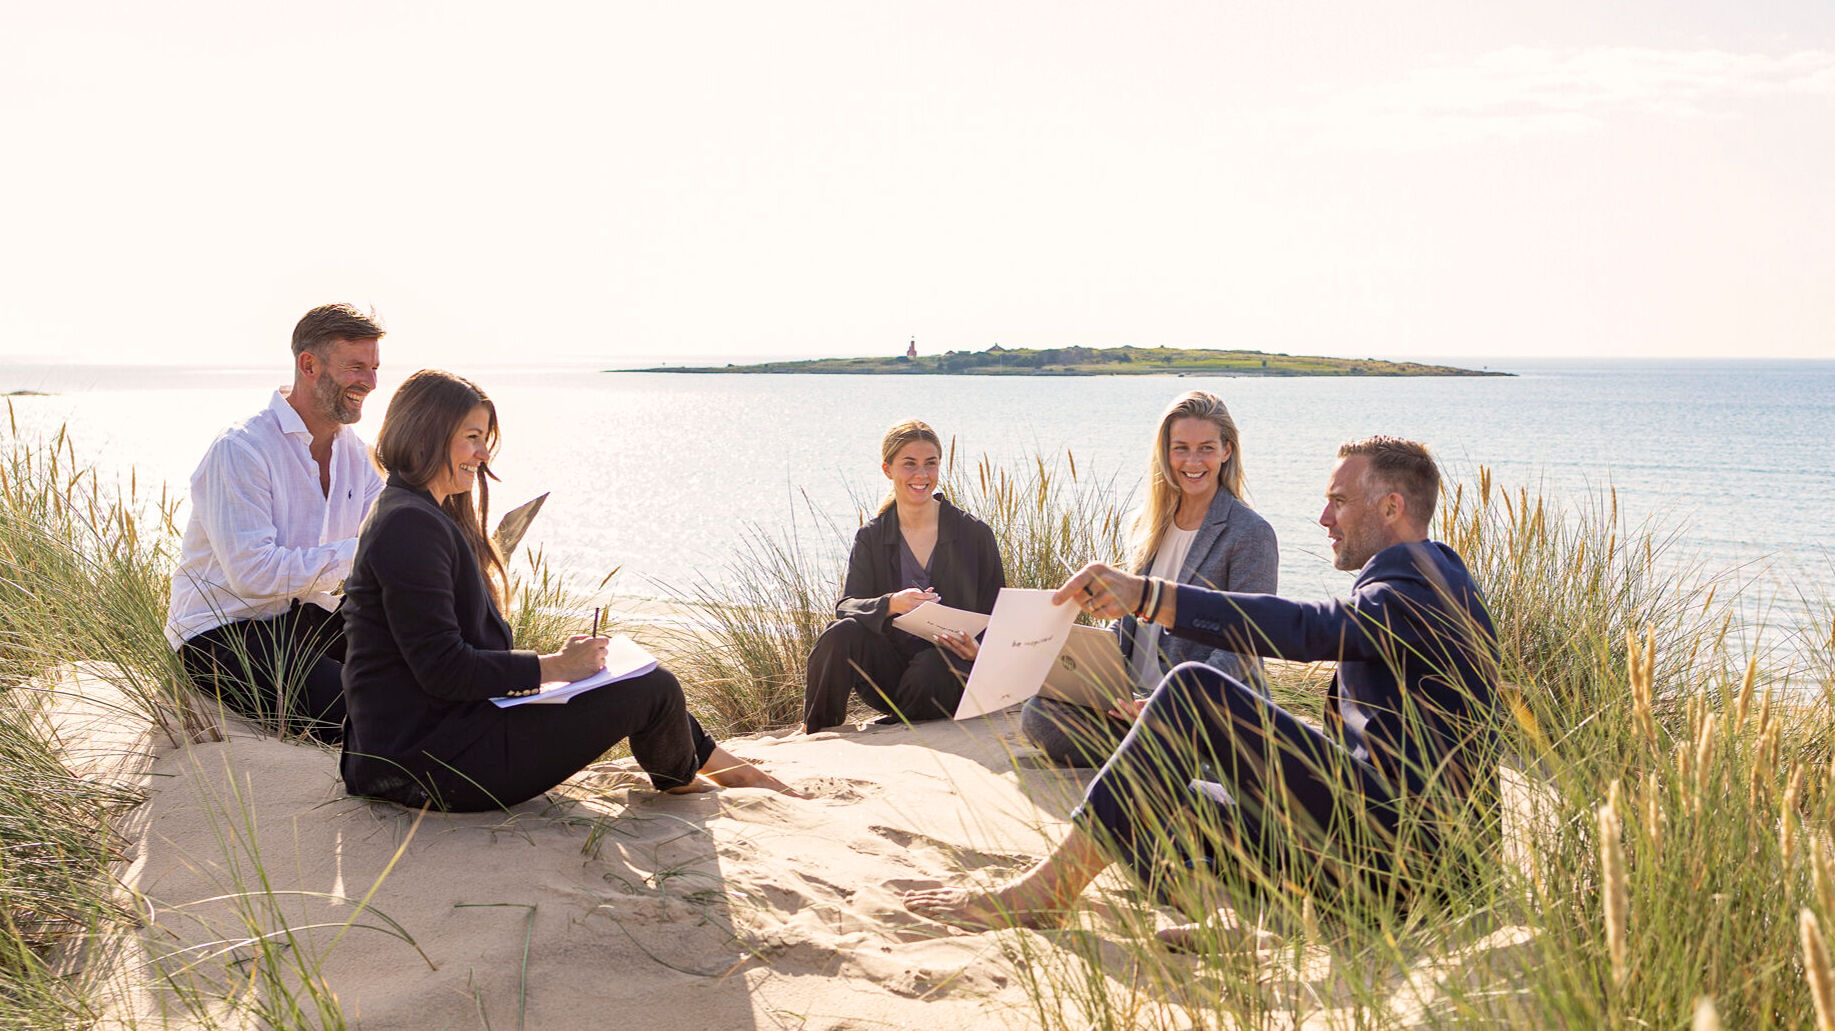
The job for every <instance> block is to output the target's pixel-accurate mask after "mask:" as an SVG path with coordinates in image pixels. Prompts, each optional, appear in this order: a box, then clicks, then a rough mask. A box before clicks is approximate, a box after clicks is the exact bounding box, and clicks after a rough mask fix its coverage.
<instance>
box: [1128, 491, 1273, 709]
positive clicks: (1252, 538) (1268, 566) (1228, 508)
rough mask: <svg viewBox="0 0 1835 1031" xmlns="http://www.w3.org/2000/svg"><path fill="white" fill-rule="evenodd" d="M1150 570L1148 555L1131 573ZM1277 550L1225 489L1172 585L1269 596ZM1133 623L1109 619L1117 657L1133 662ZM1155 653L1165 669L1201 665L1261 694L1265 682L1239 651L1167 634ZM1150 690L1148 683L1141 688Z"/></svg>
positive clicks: (1269, 531)
mask: <svg viewBox="0 0 1835 1031" xmlns="http://www.w3.org/2000/svg"><path fill="white" fill-rule="evenodd" d="M1152 566H1153V557H1152V556H1151V555H1150V556H1148V557H1147V564H1146V565H1145V566H1143V567H1142V568H1139V569H1136V570H1135V572H1136V573H1140V574H1143V575H1145V574H1146V572H1147V571H1148V570H1149V569H1151V568H1152ZM1280 569H1281V548H1280V545H1279V544H1278V543H1277V542H1276V541H1275V539H1274V527H1272V526H1269V525H1268V520H1266V519H1263V518H1262V517H1261V515H1260V514H1259V513H1257V512H1256V511H1255V510H1254V509H1252V508H1250V507H1249V506H1247V505H1245V504H1243V503H1242V502H1241V501H1238V500H1237V499H1236V497H1235V496H1234V495H1232V494H1231V493H1230V492H1229V491H1227V490H1219V491H1218V492H1217V495H1216V496H1215V497H1213V498H1211V507H1210V508H1209V509H1208V510H1207V511H1206V512H1205V513H1204V522H1202V523H1200V524H1198V535H1197V536H1196V537H1194V538H1192V542H1191V550H1190V551H1188V552H1186V553H1185V561H1184V562H1183V563H1181V564H1180V566H1179V575H1178V582H1179V583H1182V584H1191V585H1193V586H1195V587H1208V588H1210V589H1211V590H1213V591H1241V592H1243V593H1245V594H1273V593H1274V592H1275V591H1276V590H1277V589H1278V586H1279V585H1278V581H1277V576H1278V575H1279V573H1280ZM1137 626H1138V623H1137V622H1136V620H1135V618H1134V617H1133V616H1123V617H1121V618H1120V619H1118V620H1116V621H1115V633H1116V635H1117V636H1118V637H1119V638H1120V639H1121V654H1122V658H1124V659H1128V660H1129V661H1132V660H1133V658H1134V631H1135V629H1136V627H1137ZM1160 653H1161V654H1163V655H1164V656H1166V668H1167V669H1171V668H1172V667H1174V666H1177V665H1178V664H1179V663H1181V662H1202V663H1204V664H1205V665H1206V666H1210V667H1212V668H1214V669H1218V670H1221V671H1223V672H1225V673H1228V674H1229V675H1230V676H1233V677H1235V678H1237V679H1238V680H1242V681H1245V682H1247V683H1249V684H1250V685H1252V686H1254V687H1255V688H1257V689H1258V690H1260V691H1261V692H1262V693H1263V694H1266V693H1267V690H1268V688H1267V681H1266V679H1265V674H1264V673H1263V672H1262V664H1261V661H1260V660H1259V659H1252V658H1250V659H1245V657H1244V655H1243V654H1242V653H1241V652H1239V651H1232V650H1230V649H1228V648H1219V647H1215V646H1213V645H1210V644H1204V643H1201V642H1198V641H1194V640H1191V639H1189V638H1183V637H1178V636H1176V635H1174V634H1172V633H1171V632H1167V633H1163V634H1161V635H1160ZM1147 686H1148V687H1152V686H1153V685H1147Z"/></svg>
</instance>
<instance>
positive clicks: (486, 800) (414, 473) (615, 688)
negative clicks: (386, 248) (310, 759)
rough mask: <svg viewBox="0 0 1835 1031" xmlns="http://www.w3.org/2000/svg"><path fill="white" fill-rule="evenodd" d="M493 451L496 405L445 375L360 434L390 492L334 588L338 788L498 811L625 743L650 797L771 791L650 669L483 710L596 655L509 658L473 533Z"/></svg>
mask: <svg viewBox="0 0 1835 1031" xmlns="http://www.w3.org/2000/svg"><path fill="white" fill-rule="evenodd" d="M496 445H497V409H496V406H495V405H493V404H492V403H491V400H490V398H488V397H486V396H485V394H484V392H483V391H482V390H479V389H478V388H477V387H476V386H474V385H472V384H471V383H469V382H467V381H466V380H463V379H460V378H459V377H457V376H454V375H452V374H451V373H448V372H441V371H438V370H434V369H424V370H422V371H420V372H417V373H415V374H414V375H412V376H410V377H408V379H407V381H406V382H404V383H403V384H402V385H401V388H400V389H399V390H397V391H396V392H395V396H394V398H393V399H392V400H391V401H390V402H389V410H388V414H387V415H385V416H383V421H382V432H381V433H379V434H378V435H377V438H376V460H377V462H378V464H380V465H381V466H382V468H383V470H384V472H386V473H387V474H388V484H387V486H385V487H384V488H383V491H382V494H381V496H380V497H378V498H377V499H376V505H375V507H374V508H373V509H372V510H371V512H370V517H369V520H368V521H367V522H366V523H365V524H364V527H363V531H362V533H361V535H360V536H359V538H358V541H357V556H356V562H355V566H354V568H353V569H352V570H351V574H350V578H349V580H347V581H346V582H345V588H344V592H345V593H344V604H343V607H342V608H343V612H344V621H345V636H346V640H347V652H346V658H345V663H344V697H345V700H346V704H347V707H348V715H347V717H346V720H345V738H344V755H343V759H342V762H341V769H342V772H343V776H344V785H345V787H346V788H347V789H348V790H349V791H350V792H351V793H352V794H355V795H367V796H371V797H375V798H384V799H388V800H390V801H393V802H399V803H401V804H402V805H406V806H414V807H420V806H431V807H433V808H436V809H445V810H450V811H457V812H472V811H478V810H486V809H497V808H502V807H504V806H510V805H515V804H516V803H518V802H521V801H524V800H525V799H529V798H533V797H535V796H536V795H539V794H541V793H542V792H544V791H546V790H548V789H549V788H551V787H553V786H555V785H556V784H558V783H560V782H561V781H563V780H565V779H566V778H567V777H569V776H571V775H572V774H574V773H575V772H577V771H578V770H580V769H581V768H582V767H584V766H585V765H586V764H587V763H590V762H592V761H593V760H595V759H597V758H599V757H600V756H601V755H603V754H605V752H606V751H607V750H608V749H610V748H611V747H612V746H613V745H615V744H617V743H618V742H619V741H620V740H623V739H624V738H626V737H628V738H630V739H631V753H632V755H634V756H635V757H636V759H637V762H638V764H639V765H640V766H642V767H643V769H644V770H645V772H647V773H649V775H650V780H651V782H652V783H653V784H655V785H656V787H657V788H658V789H660V790H665V791H673V792H688V791H706V790H711V789H712V788H713V787H714V786H716V785H722V786H728V787H768V788H773V789H776V790H780V791H787V790H788V789H787V788H786V787H785V786H784V785H783V784H782V783H781V782H779V781H778V780H777V779H776V778H774V777H772V776H770V775H769V774H767V773H765V772H764V771H762V770H759V769H757V768H756V767H753V766H751V765H750V764H748V763H746V762H744V761H743V760H740V759H737V758H734V757H733V756H732V755H731V754H729V753H727V752H726V750H725V749H722V748H721V747H720V746H719V745H717V744H715V743H714V740H713V738H711V737H709V736H708V734H707V732H706V731H705V730H703V729H701V725H700V724H699V723H698V722H696V721H695V718H694V716H693V715H691V714H690V713H689V712H688V708H687V704H686V701H685V700H684V698H683V695H682V687H681V685H680V684H679V683H677V682H676V679H675V677H674V676H673V675H671V674H670V673H669V671H667V670H665V669H663V668H661V667H660V666H659V667H658V668H657V669H655V670H654V671H652V672H650V673H648V674H645V675H644V676H641V677H635V678H632V679H629V680H623V681H619V682H618V683H615V684H611V685H607V686H605V687H601V688H597V689H595V690H591V691H588V692H586V693H584V694H581V695H578V696H576V697H574V698H573V699H572V700H571V701H569V702H567V703H565V704H561V705H521V706H515V707H512V708H507V709H500V708H498V707H497V706H495V705H493V704H492V703H491V701H490V699H491V698H493V697H498V696H504V695H519V694H530V693H533V692H535V691H536V690H537V689H538V688H539V687H540V685H542V684H544V683H547V682H551V681H568V680H578V679H582V678H584V677H587V676H590V675H592V674H593V673H596V672H598V671H599V670H600V669H602V668H603V667H604V665H605V647H606V640H605V638H602V637H588V636H584V635H580V636H575V637H572V638H569V639H568V641H567V643H566V644H565V645H564V646H562V648H561V650H560V651H557V652H553V653H550V654H547V655H538V654H537V653H535V652H533V651H524V650H519V649H513V648H511V640H510V627H509V624H508V623H506V622H505V621H504V619H503V615H502V606H503V598H504V595H505V593H506V591H507V577H506V576H505V574H504V569H503V560H502V559H501V557H499V556H498V554H497V551H496V549H495V548H494V547H493V546H492V545H491V542H490V539H489V538H488V537H487V536H485V533H484V518H485V515H486V514H487V512H488V510H489V506H490V491H489V488H488V486H487V485H486V481H487V479H489V478H490V475H491V474H490V470H489V467H488V465H487V463H488V462H489V460H490V457H491V454H492V452H493V451H494V450H495V448H496ZM474 495H475V496H476V498H477V500H478V505H477V507H476V509H474V508H473V504H472V499H473V497H474Z"/></svg>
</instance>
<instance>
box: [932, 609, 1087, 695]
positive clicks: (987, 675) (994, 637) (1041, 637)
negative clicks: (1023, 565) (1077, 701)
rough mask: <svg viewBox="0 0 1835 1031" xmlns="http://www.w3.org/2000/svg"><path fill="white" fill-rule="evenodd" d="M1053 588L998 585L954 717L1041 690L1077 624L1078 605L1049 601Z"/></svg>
mask: <svg viewBox="0 0 1835 1031" xmlns="http://www.w3.org/2000/svg"><path fill="white" fill-rule="evenodd" d="M1052 593H1053V592H1051V591H1035V590H1026V589H1023V588H1018V587H1002V588H1001V589H1000V597H998V598H996V599H995V601H994V612H993V614H992V615H990V616H989V617H988V628H987V630H986V631H985V632H984V633H983V634H982V635H981V654H980V655H978V656H976V658H975V668H974V670H973V671H972V672H970V673H969V677H968V686H967V687H966V688H965V689H964V690H963V692H962V704H960V705H958V706H956V718H957V719H959V720H965V719H968V718H970V717H972V716H980V715H982V714H983V713H989V712H993V711H995V710H996V709H1004V708H1006V707H1007V706H1009V705H1012V704H1013V703H1015V702H1019V701H1024V700H1025V699H1027V698H1030V697H1032V696H1033V695H1035V694H1038V692H1039V685H1040V684H1042V683H1044V682H1045V673H1046V672H1047V671H1048V670H1050V669H1051V664H1052V662H1053V661H1055V660H1056V659H1057V657H1058V651H1059V649H1061V648H1063V647H1064V642H1065V641H1066V640H1067V639H1069V637H1070V625H1071V624H1072V623H1074V622H1076V619H1077V606H1075V605H1053V604H1052V603H1051V595H1052Z"/></svg>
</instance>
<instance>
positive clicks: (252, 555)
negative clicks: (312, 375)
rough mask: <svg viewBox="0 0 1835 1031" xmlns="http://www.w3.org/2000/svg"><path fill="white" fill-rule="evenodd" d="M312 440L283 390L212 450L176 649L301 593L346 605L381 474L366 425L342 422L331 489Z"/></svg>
mask: <svg viewBox="0 0 1835 1031" xmlns="http://www.w3.org/2000/svg"><path fill="white" fill-rule="evenodd" d="M311 445H312V434H311V433H310V432H309V431H308V430H307V429H306V423H305V421H304V420H303V419H301V418H300V417H299V413H298V412H296V411H294V410H293V406H292V405H290V404H288V403H287V390H286V388H282V389H280V390H276V391H275V392H274V397H273V400H271V401H269V402H268V407H267V408H266V409H265V410H263V411H261V412H258V413H256V414H255V415H252V416H250V417H249V418H247V419H244V420H243V421H241V422H239V423H237V424H236V425H234V426H231V427H230V428H228V429H226V430H224V431H223V432H222V433H221V434H219V435H218V436H217V439H216V440H214V441H212V442H211V444H210V449H209V450H208V451H205V452H204V459H203V461H201V462H199V463H198V467H197V471H196V472H193V473H192V474H191V515H190V518H189V519H188V520H187V521H186V523H185V537H184V542H183V544H182V545H181V547H180V552H179V564H178V569H177V570H176V571H175V572H174V573H173V574H172V600H171V603H170V604H169V605H168V607H167V609H166V640H167V641H169V642H171V644H172V647H173V648H174V649H176V648H178V647H179V646H180V645H182V644H183V643H184V642H186V641H188V640H190V639H191V638H193V637H196V636H197V635H199V634H201V633H203V632H204V631H206V630H212V629H215V628H217V627H220V626H222V625H224V624H226V623H233V622H236V621H238V620H245V619H271V618H273V617H275V616H278V615H281V614H282V613H284V612H286V611H287V609H288V608H289V607H290V605H291V603H292V602H293V600H294V599H295V598H297V599H299V600H301V601H308V602H312V603H313V604H315V605H318V606H320V607H321V608H324V609H326V610H327V611H330V610H333V609H335V608H337V600H336V599H335V598H333V597H332V595H331V592H332V591H333V590H335V589H336V588H337V586H338V585H339V584H340V583H342V582H343V580H344V578H345V577H346V576H348V575H350V568H351V560H352V559H353V558H354V557H355V556H356V554H357V530H358V529H359V528H360V527H361V526H362V525H363V517H364V516H365V515H366V514H368V512H369V510H370V505H372V504H373V503H374V502H375V501H376V495H378V494H380V493H382V477H381V476H380V475H378V474H377V472H376V467H375V466H374V465H372V464H371V462H370V453H369V447H368V446H367V445H365V444H364V443H363V441H362V439H361V438H359V437H358V436H357V431H356V430H353V429H352V428H350V427H349V426H340V427H339V428H338V435H337V436H336V437H334V438H332V442H331V490H330V492H329V494H326V493H322V492H321V491H320V489H319V466H318V463H317V462H314V461H313V460H312V452H311Z"/></svg>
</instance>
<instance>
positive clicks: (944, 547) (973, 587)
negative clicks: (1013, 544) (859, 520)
mask: <svg viewBox="0 0 1835 1031" xmlns="http://www.w3.org/2000/svg"><path fill="white" fill-rule="evenodd" d="M936 498H937V502H938V504H940V505H941V506H942V510H941V511H940V512H938V513H937V546H936V550H934V551H932V552H931V553H930V587H931V589H932V590H934V591H935V592H936V593H937V597H938V599H939V600H940V601H941V602H942V604H944V605H948V606H949V607H950V608H954V609H971V610H973V611H975V612H992V611H994V599H995V597H996V596H998V595H999V594H1000V589H1001V588H1002V587H1005V586H1006V585H1007V574H1006V571H1005V570H1004V569H1002V568H1001V565H1000V548H999V547H998V546H996V545H995V543H994V531H992V530H990V529H988V526H987V524H986V523H984V522H982V521H981V520H979V519H976V518H975V517H974V516H972V515H969V514H968V513H967V512H964V511H962V510H961V509H959V508H957V507H956V506H954V505H952V504H950V503H949V501H948V499H946V498H944V497H943V495H941V494H938V495H937V496H936ZM899 540H900V537H899V529H898V506H897V505H893V506H892V507H890V508H888V509H886V510H885V511H884V512H881V513H880V514H879V515H878V516H876V517H874V519H873V520H872V521H871V522H869V523H867V524H866V525H865V526H862V527H861V528H860V530H859V532H858V533H855V534H854V550H853V551H851V552H849V553H848V556H847V580H846V581H845V582H844V583H843V584H842V586H841V600H840V601H839V602H837V603H836V605H835V615H836V617H838V618H842V619H847V618H852V619H856V620H859V621H860V622H861V623H864V624H866V626H867V627H868V628H870V629H872V630H874V631H877V632H878V633H882V634H883V633H886V632H887V631H888V630H891V629H895V628H893V627H891V626H888V624H887V621H886V616H887V613H888V611H889V609H890V607H891V604H892V595H893V594H894V593H896V592H898V591H902V590H904V589H905V588H907V587H910V586H913V585H912V584H907V583H900V582H899V575H898V574H899V561H898V557H899V556H898V547H899Z"/></svg>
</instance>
